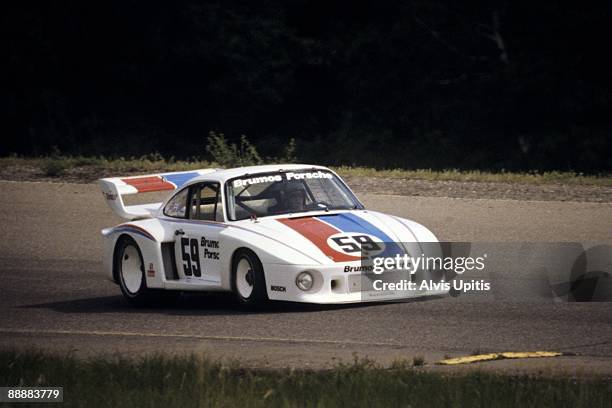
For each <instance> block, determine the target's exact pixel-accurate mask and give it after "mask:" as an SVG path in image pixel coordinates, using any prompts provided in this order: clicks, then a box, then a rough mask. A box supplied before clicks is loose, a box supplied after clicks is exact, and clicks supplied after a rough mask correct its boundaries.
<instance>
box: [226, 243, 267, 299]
mask: <svg viewBox="0 0 612 408" xmlns="http://www.w3.org/2000/svg"><path fill="white" fill-rule="evenodd" d="M232 289H233V291H234V293H235V294H236V297H237V298H238V301H239V302H240V303H241V304H243V305H246V306H256V305H261V304H262V303H264V302H265V301H266V300H268V294H267V292H266V279H265V276H264V272H263V266H262V265H261V261H260V260H259V258H257V255H255V254H254V253H253V252H252V251H249V250H247V249H240V250H238V251H237V252H236V254H235V255H234V257H233V260H232Z"/></svg>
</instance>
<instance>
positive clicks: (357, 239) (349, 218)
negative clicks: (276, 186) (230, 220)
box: [241, 210, 435, 265]
mask: <svg viewBox="0 0 612 408" xmlns="http://www.w3.org/2000/svg"><path fill="white" fill-rule="evenodd" d="M241 227H242V228H245V229H248V230H250V231H251V232H254V233H256V234H258V235H263V236H265V237H267V238H269V239H271V240H273V241H277V243H280V244H283V245H284V246H285V247H287V251H278V253H275V254H272V255H275V256H277V257H279V258H285V257H291V253H292V252H293V251H291V250H290V248H291V249H293V250H294V251H297V252H299V253H301V254H302V255H304V256H306V257H308V258H310V259H312V260H313V261H315V262H316V263H319V264H324V265H332V264H338V263H346V262H360V261H361V256H362V249H363V250H372V251H373V252H371V253H372V254H374V253H375V254H376V256H395V254H403V253H405V252H406V251H407V250H408V251H409V252H412V250H410V249H409V248H406V245H404V244H402V243H406V242H408V243H416V242H419V241H421V240H427V241H432V240H435V237H434V236H433V234H431V232H429V230H427V229H426V228H424V227H423V226H421V225H419V224H417V223H414V222H412V221H409V220H404V219H401V218H398V217H394V216H390V215H386V214H383V213H378V212H375V211H368V210H358V211H346V212H335V213H316V214H313V215H310V214H309V215H303V216H294V217H275V218H269V217H265V218H261V219H260V220H258V222H252V221H243V222H241ZM427 233H428V234H427ZM432 237H433V239H432ZM283 252H286V253H287V254H286V256H283V255H284V254H283ZM287 261H290V259H287Z"/></svg>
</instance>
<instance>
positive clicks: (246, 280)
mask: <svg viewBox="0 0 612 408" xmlns="http://www.w3.org/2000/svg"><path fill="white" fill-rule="evenodd" d="M253 279H254V276H253V268H252V267H251V263H250V262H249V261H248V260H247V259H246V258H242V259H240V261H239V262H238V266H237V267H236V289H237V290H238V293H239V294H240V296H242V297H243V298H245V299H247V298H248V297H249V296H251V293H253Z"/></svg>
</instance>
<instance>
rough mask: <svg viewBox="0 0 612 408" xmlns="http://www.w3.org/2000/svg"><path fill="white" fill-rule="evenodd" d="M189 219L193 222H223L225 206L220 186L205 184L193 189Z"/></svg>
mask: <svg viewBox="0 0 612 408" xmlns="http://www.w3.org/2000/svg"><path fill="white" fill-rule="evenodd" d="M189 218H190V219H193V220H205V221H223V206H222V205H221V194H219V184H217V183H203V184H198V185H196V186H194V187H192V192H191V203H190V206H189Z"/></svg>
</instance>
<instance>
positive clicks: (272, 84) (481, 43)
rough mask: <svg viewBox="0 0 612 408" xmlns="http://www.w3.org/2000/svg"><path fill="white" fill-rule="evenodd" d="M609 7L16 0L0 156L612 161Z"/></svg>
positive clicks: (408, 162) (585, 166)
mask: <svg viewBox="0 0 612 408" xmlns="http://www.w3.org/2000/svg"><path fill="white" fill-rule="evenodd" d="M34 4H36V3H34ZM602 4H605V5H602V6H601V7H597V6H595V5H594V4H593V3H589V4H588V5H587V4H582V3H572V4H564V3H562V2H555V1H547V0H543V1H537V2H522V1H492V2H475V1H465V2H443V1H378V2H354V1H343V2H331V1H328V2H323V1H306V0H290V1H281V0H268V1H263V2H247V1H223V2H221V1H207V2H195V1H192V2H184V1H179V2H166V3H164V4H163V5H162V6H154V5H153V3H150V2H137V1H107V2H95V3H92V2H83V1H79V2H77V1H73V2H40V4H36V5H33V4H32V3H28V2H13V3H12V4H11V5H7V6H6V7H5V12H4V13H3V16H2V17H1V18H2V26H3V29H4V31H5V36H4V37H5V40H4V42H5V45H6V47H5V52H6V53H7V54H6V55H5V57H6V58H5V61H6V62H5V63H4V64H3V66H4V67H5V68H7V69H6V71H5V74H4V76H5V78H8V81H6V85H5V86H3V88H4V89H3V92H2V99H1V100H2V102H1V103H2V105H3V106H2V108H3V111H4V113H5V118H4V120H3V121H2V125H1V126H2V127H1V129H2V135H3V143H2V145H1V147H0V154H9V153H13V152H14V153H18V154H25V155H44V154H49V153H50V152H54V151H58V150H59V151H61V152H62V153H64V154H84V155H108V156H130V155H141V154H146V153H150V152H159V153H162V154H163V155H166V156H175V157H177V158H189V157H199V158H206V157H207V155H208V154H209V153H208V152H207V151H206V149H205V145H206V137H207V135H208V133H209V131H215V132H223V133H224V134H225V135H227V137H228V138H229V139H230V141H234V142H239V141H240V138H241V135H247V136H248V138H249V140H250V141H251V142H253V143H254V145H255V146H256V147H257V150H258V151H259V152H260V153H261V154H262V155H264V156H267V157H278V156H280V155H281V153H280V152H282V151H283V149H285V147H286V146H287V144H288V143H289V141H290V140H291V139H292V138H293V139H295V149H296V150H295V154H296V155H297V158H298V160H300V161H304V162H316V163H322V164H335V165H339V164H345V165H365V166H374V167H379V168H384V167H403V168H435V169H439V168H464V169H468V168H469V169H487V170H501V169H508V170H574V171H585V172H601V171H609V170H610V168H611V165H610V163H611V161H610V159H609V157H610V152H611V151H612V149H611V147H612V142H611V140H612V137H611V131H612V120H611V112H612V111H611V108H612V106H611V103H610V98H611V95H612V93H611V90H612V87H611V86H610V85H611V80H610V76H611V72H612V70H611V69H610V68H612V67H611V66H610V63H609V62H607V61H608V59H609V58H608V55H607V54H608V53H609V46H608V42H609V39H610V38H612V35H611V30H610V29H609V27H610V24H609V22H610V21H611V17H612V15H611V13H610V6H609V5H608V4H606V3H603V2H602Z"/></svg>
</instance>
